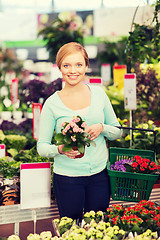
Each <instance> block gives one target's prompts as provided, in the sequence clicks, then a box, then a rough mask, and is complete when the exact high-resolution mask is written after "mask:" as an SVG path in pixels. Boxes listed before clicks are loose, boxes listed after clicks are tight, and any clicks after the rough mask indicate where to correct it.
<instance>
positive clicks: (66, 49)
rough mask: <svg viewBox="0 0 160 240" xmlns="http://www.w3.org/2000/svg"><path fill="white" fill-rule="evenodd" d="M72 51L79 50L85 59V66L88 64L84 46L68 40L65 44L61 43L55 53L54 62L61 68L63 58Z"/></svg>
mask: <svg viewBox="0 0 160 240" xmlns="http://www.w3.org/2000/svg"><path fill="white" fill-rule="evenodd" d="M74 52H81V53H82V55H83V57H84V59H85V63H86V66H88V65H89V58H88V54H87V52H86V50H85V49H84V47H83V46H82V45H81V44H79V43H77V42H70V43H66V44H65V45H63V46H62V47H61V48H60V49H59V51H58V53H57V56H56V64H57V66H58V68H59V69H61V64H62V61H63V59H64V58H65V57H66V56H68V55H70V54H72V53H74Z"/></svg>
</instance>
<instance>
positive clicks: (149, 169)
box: [111, 155, 160, 174]
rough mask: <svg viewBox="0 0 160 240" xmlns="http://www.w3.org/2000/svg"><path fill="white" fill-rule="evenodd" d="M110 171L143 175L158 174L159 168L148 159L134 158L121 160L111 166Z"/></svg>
mask: <svg viewBox="0 0 160 240" xmlns="http://www.w3.org/2000/svg"><path fill="white" fill-rule="evenodd" d="M111 170H116V171H122V172H133V173H143V174H160V166H158V165H157V164H156V163H155V162H154V161H152V160H150V159H148V158H142V157H141V156H138V155H136V156H134V158H132V159H122V160H120V161H116V162H115V163H114V164H112V165H111Z"/></svg>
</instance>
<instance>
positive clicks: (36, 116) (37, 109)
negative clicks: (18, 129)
mask: <svg viewBox="0 0 160 240" xmlns="http://www.w3.org/2000/svg"><path fill="white" fill-rule="evenodd" d="M32 111H33V138H34V139H38V135H39V121H40V115H41V111H42V104H41V103H32Z"/></svg>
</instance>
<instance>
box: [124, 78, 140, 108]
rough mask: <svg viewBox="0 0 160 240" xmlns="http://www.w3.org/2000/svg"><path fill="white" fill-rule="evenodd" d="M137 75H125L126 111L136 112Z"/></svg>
mask: <svg viewBox="0 0 160 240" xmlns="http://www.w3.org/2000/svg"><path fill="white" fill-rule="evenodd" d="M136 99H137V97H136V74H132V73H128V74H124V106H125V109H129V110H135V109H137V104H136Z"/></svg>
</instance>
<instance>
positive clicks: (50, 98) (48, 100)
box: [45, 92, 58, 104]
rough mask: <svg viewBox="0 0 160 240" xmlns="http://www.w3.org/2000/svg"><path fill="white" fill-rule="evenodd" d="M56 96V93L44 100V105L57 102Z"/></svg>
mask: <svg viewBox="0 0 160 240" xmlns="http://www.w3.org/2000/svg"><path fill="white" fill-rule="evenodd" d="M57 96H58V93H57V92H55V93H53V94H51V95H50V96H49V97H48V98H47V99H46V101H45V104H47V103H50V102H54V101H56V102H57Z"/></svg>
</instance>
